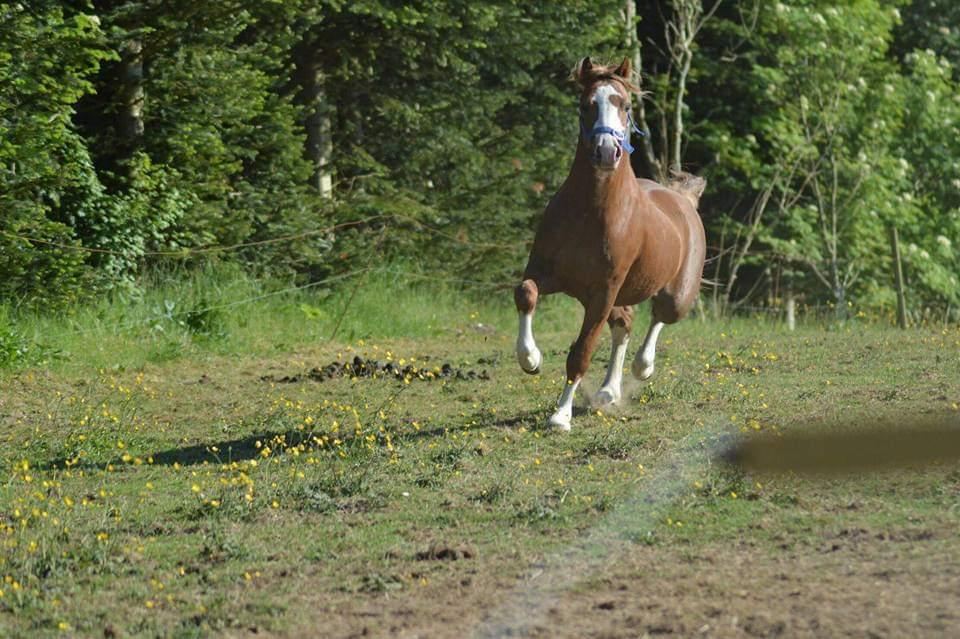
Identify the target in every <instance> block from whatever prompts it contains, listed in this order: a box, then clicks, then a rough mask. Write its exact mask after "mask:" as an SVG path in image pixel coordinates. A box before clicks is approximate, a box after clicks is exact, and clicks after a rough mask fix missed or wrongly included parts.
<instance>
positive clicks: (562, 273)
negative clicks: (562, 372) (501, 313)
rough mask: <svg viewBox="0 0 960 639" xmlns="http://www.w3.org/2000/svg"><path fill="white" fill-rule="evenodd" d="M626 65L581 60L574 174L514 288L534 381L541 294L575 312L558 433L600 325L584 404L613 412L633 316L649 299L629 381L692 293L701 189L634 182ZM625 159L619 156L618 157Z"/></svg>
mask: <svg viewBox="0 0 960 639" xmlns="http://www.w3.org/2000/svg"><path fill="white" fill-rule="evenodd" d="M631 72H632V70H631V67H630V60H629V59H624V61H623V62H622V63H621V64H620V65H619V66H617V67H615V68H614V66H613V65H610V66H606V65H600V64H595V63H593V62H592V61H591V60H590V58H583V59H582V60H580V62H578V63H577V65H576V67H575V68H574V70H573V73H572V77H573V79H574V80H575V82H576V83H577V85H578V87H579V90H580V136H579V140H578V142H577V150H576V154H575V156H574V159H573V165H572V167H571V169H570V173H569V175H568V176H567V178H566V180H565V181H564V183H563V184H562V185H561V187H560V189H559V190H558V191H557V193H556V195H554V197H553V198H552V199H551V200H550V203H549V204H548V205H547V207H546V209H545V211H544V213H543V217H542V219H541V221H540V224H539V227H538V229H537V232H536V236H535V237H534V240H533V247H532V248H531V251H530V257H529V259H528V261H527V265H526V268H525V269H524V272H523V277H522V279H521V282H520V284H519V285H518V286H517V287H516V288H515V290H514V301H515V303H516V307H517V312H518V315H519V320H520V321H519V331H518V335H517V342H516V354H517V360H518V362H519V364H520V368H521V369H523V371H525V372H527V373H530V374H537V373H539V372H540V366H541V363H542V359H543V358H542V355H541V353H540V350H539V349H538V348H537V345H536V341H535V340H534V336H533V314H534V310H535V309H536V306H537V300H538V299H539V297H540V296H541V295H549V294H552V293H558V292H562V293H566V294H567V295H569V296H571V297H573V298H575V299H577V300H578V301H579V302H580V303H581V304H582V305H583V308H584V315H583V325H582V327H581V329H580V334H579V335H578V336H577V339H576V341H575V342H574V343H573V345H572V346H571V347H570V350H569V353H568V355H567V365H566V374H567V376H566V380H567V383H566V386H565V387H564V389H563V391H562V392H561V394H560V398H559V400H558V401H557V408H556V411H555V412H554V413H553V414H552V415H551V417H550V418H549V420H548V426H549V427H553V428H557V429H560V430H562V431H569V430H570V428H571V420H572V417H573V399H574V395H575V393H576V392H577V387H578V386H579V384H580V382H581V380H582V379H583V376H584V375H585V374H586V372H587V367H588V365H589V363H590V358H591V356H592V354H593V351H594V348H595V347H596V345H597V340H598V338H599V337H600V334H601V332H602V330H603V324H604V322H606V323H607V324H609V325H610V333H611V336H612V338H613V349H612V352H611V356H610V363H609V366H608V368H607V373H606V378H605V379H604V382H603V385H602V387H601V388H600V390H599V392H598V393H597V395H596V398H595V405H600V406H605V405H610V404H614V403H618V402H619V401H620V399H621V382H622V373H623V365H624V359H625V357H626V353H627V345H628V342H629V338H630V330H631V328H632V325H633V308H632V307H633V305H635V304H639V303H640V302H643V301H645V300H647V299H652V306H653V309H652V319H651V323H650V327H649V330H648V331H647V334H646V338H645V339H644V341H643V347H642V348H641V349H640V350H639V352H638V353H637V354H636V357H635V359H634V361H633V365H632V372H633V374H634V376H635V377H637V378H639V379H647V378H649V377H650V376H651V375H653V372H654V357H655V353H656V345H657V339H658V337H659V336H660V331H661V330H662V329H663V327H664V325H667V324H673V323H675V322H678V321H679V320H681V319H682V318H683V317H684V316H686V315H687V313H688V312H689V311H690V309H691V307H692V306H693V305H694V303H695V302H696V299H697V296H698V295H699V292H700V280H701V277H702V276H703V263H704V256H705V254H706V240H705V235H704V230H703V223H702V222H701V220H700V215H699V213H698V212H697V206H698V204H699V200H700V196H701V195H702V194H703V189H704V187H705V186H706V181H705V180H703V179H702V178H700V177H696V176H693V175H690V174H687V173H682V172H675V173H674V174H673V175H672V177H671V178H670V179H669V180H668V183H667V184H666V185H662V184H660V183H658V182H655V181H653V180H647V179H641V178H637V176H636V175H635V174H634V171H633V167H632V166H631V164H630V161H629V153H630V152H631V151H632V150H633V149H632V147H631V146H630V128H631V127H633V128H635V127H636V125H634V124H633V119H632V117H631V113H630V109H631V101H632V95H633V94H638V95H639V94H640V93H641V92H640V89H639V87H638V86H637V85H636V84H635V83H634V82H633V81H632V80H631ZM624 152H626V154H627V155H626V156H625V154H624Z"/></svg>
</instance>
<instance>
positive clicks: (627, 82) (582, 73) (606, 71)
mask: <svg viewBox="0 0 960 639" xmlns="http://www.w3.org/2000/svg"><path fill="white" fill-rule="evenodd" d="M589 60H590V59H589V58H584V59H583V60H580V62H578V63H577V65H576V66H575V67H574V68H573V70H572V71H571V73H570V79H571V80H573V81H574V82H576V84H577V86H579V87H580V89H581V90H582V91H586V90H587V89H590V88H591V87H593V86H594V85H596V84H597V83H598V82H603V81H609V80H613V81H616V82H619V83H620V84H622V85H623V87H624V88H625V89H626V90H627V91H628V92H629V93H636V94H637V95H640V94H641V93H643V91H642V90H641V89H640V85H639V82H638V81H636V80H635V77H634V76H635V75H636V74H635V73H631V74H630V76H631V77H623V76H621V75H618V74H617V73H616V72H617V70H618V69H619V68H620V66H619V65H616V64H608V65H604V64H597V63H595V62H593V63H591V62H589Z"/></svg>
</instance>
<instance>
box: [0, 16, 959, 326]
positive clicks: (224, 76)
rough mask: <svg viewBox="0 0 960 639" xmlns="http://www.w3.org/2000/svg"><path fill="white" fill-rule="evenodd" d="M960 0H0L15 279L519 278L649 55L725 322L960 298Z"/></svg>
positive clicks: (645, 122) (673, 161)
mask: <svg viewBox="0 0 960 639" xmlns="http://www.w3.org/2000/svg"><path fill="white" fill-rule="evenodd" d="M958 26H960V3H957V2H954V1H953V0H914V1H913V2H910V1H908V0H844V1H832V2H831V1H826V0H789V1H784V2H768V1H763V0H722V1H720V2H714V1H712V0H705V1H700V0H673V1H667V0H663V1H659V2H658V1H653V0H650V1H637V2H634V1H633V0H630V1H629V2H624V1H623V0H616V1H612V0H593V1H591V2H582V1H574V0H557V1H551V2H543V3H531V2H523V1H519V0H499V1H493V2H476V1H473V0H470V1H467V0H453V1H450V2H439V1H435V0H421V1H419V2H390V1H388V0H366V1H357V2H344V1H341V0H310V1H308V0H269V1H267V0H220V1H218V2H197V1H195V0H190V1H187V0H92V1H91V0H22V1H20V2H2V3H0V296H2V299H3V300H4V301H5V302H6V303H7V304H12V305H15V306H21V307H24V308H34V309H35V308H58V307H61V306H62V305H65V304H71V303H75V302H78V301H82V300H83V299H85V298H86V297H88V296H90V295H92V294H99V295H121V296H136V295H137V294H138V293H139V292H140V291H141V287H142V284H141V282H142V281H143V279H144V278H143V276H144V274H145V273H147V272H156V271H157V270H158V269H159V270H162V269H165V268H171V267H176V268H182V267H184V266H186V267H187V268H190V267H193V266H197V265H199V264H201V263H205V262H208V261H210V260H218V261H230V262H235V263H238V264H241V265H242V266H243V267H244V268H245V269H247V270H248V271H249V272H250V273H251V274H253V275H255V276H258V277H268V278H284V279H287V280H289V279H291V278H292V279H294V280H296V281H298V282H317V281H321V280H323V279H325V278H329V277H331V276H335V275H337V274H340V273H346V272H349V271H350V270H352V269H358V268H363V267H366V266H369V265H370V264H371V263H373V262H377V263H385V264H390V265H397V266H398V268H399V267H402V268H408V269H415V270H417V271H418V272H420V273H424V274H431V273H432V274H443V275H445V276H447V277H449V278H451V279H458V278H459V279H460V280H462V281H463V282H464V285H467V283H468V282H473V283H476V282H480V283H489V284H492V285H495V284H498V283H506V282H510V281H511V280H512V279H513V278H515V277H516V276H517V275H518V274H519V271H520V270H521V269H522V267H523V264H524V260H525V257H526V251H527V245H526V243H527V241H529V240H530V239H531V238H532V230H533V228H534V227H535V224H536V221H537V218H538V216H539V213H540V212H541V211H542V209H543V207H544V205H545V204H546V202H547V200H548V199H549V197H550V195H551V194H552V193H553V192H554V191H555V190H556V188H557V187H558V185H559V184H560V183H561V182H562V180H563V179H564V177H565V175H566V172H567V170H568V168H569V164H570V161H571V158H572V154H573V150H574V146H575V140H576V136H577V134H578V128H577V116H576V96H575V94H574V90H573V87H572V85H571V84H570V83H569V81H568V79H567V75H568V71H569V69H570V68H571V67H572V65H573V64H574V63H575V62H576V60H577V59H578V58H580V57H581V56H583V55H591V56H593V57H594V58H595V59H607V60H619V59H621V58H622V57H623V56H628V57H631V58H632V59H633V60H634V63H635V67H636V68H638V69H640V70H641V71H642V84H643V87H644V89H646V90H647V91H648V92H649V94H648V95H647V96H646V98H645V99H644V100H643V101H642V103H639V104H638V105H637V107H638V108H637V113H638V117H639V119H640V124H641V127H642V128H644V129H645V130H646V131H647V133H648V135H647V136H646V137H644V138H643V139H642V140H641V143H640V144H638V145H637V146H638V150H637V152H636V153H635V154H634V156H633V159H632V161H633V162H634V166H635V168H636V170H637V173H638V174H639V175H645V176H651V177H660V178H662V177H663V176H664V175H665V174H666V173H667V172H668V171H669V170H670V169H671V168H675V167H682V168H683V169H684V170H687V171H691V172H694V173H698V174H701V175H704V176H705V177H706V178H707V180H708V189H707V193H706V196H705V198H704V200H703V203H702V207H701V212H702V215H703V218H704V223H705V225H706V227H707V231H708V243H709V244H710V247H711V248H710V261H709V263H708V265H707V271H706V278H708V279H709V280H710V283H709V285H708V286H707V287H705V289H704V301H706V302H707V304H708V305H709V306H710V307H711V308H713V309H715V310H716V311H717V312H720V313H722V312H733V311H736V310H737V308H740V307H744V306H752V307H756V306H761V307H764V306H771V307H776V306H777V305H778V304H779V303H780V301H781V300H782V299H783V298H784V296H786V295H794V296H797V297H798V298H799V299H800V300H802V301H803V302H805V303H807V304H810V305H819V304H822V305H830V306H831V307H834V308H838V309H841V311H842V310H843V309H847V308H851V307H852V308H855V309H879V310H883V309H890V308H892V307H893V306H894V304H895V296H894V291H893V275H892V273H893V271H892V260H891V251H890V244H889V234H890V229H891V228H893V227H896V228H897V229H898V231H899V236H900V239H901V242H902V253H903V260H904V271H905V277H906V278H907V283H908V287H909V296H908V303H909V305H910V309H911V312H912V313H913V314H914V315H923V314H927V315H931V316H935V317H941V318H943V317H945V318H948V319H950V318H953V319H954V320H955V319H957V317H958V310H957V309H958V308H960V288H958V286H957V278H958V276H960V274H958V271H960V261H958V259H957V252H956V247H957V246H958V243H960V92H958V90H957V89H958V78H957V71H956V65H957V64H958V63H960V29H958Z"/></svg>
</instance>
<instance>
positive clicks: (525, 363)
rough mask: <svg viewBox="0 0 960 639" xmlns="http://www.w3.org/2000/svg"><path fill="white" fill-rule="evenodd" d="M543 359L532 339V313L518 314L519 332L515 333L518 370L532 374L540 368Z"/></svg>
mask: <svg viewBox="0 0 960 639" xmlns="http://www.w3.org/2000/svg"><path fill="white" fill-rule="evenodd" d="M542 359H543V357H542V356H541V354H540V349H539V348H537V342H536V341H535V340H534V339H533V313H520V330H519V331H518V332H517V361H518V362H519V363H520V368H522V369H523V370H525V371H527V372H528V373H532V372H534V371H535V370H537V369H538V368H540V362H541V361H542Z"/></svg>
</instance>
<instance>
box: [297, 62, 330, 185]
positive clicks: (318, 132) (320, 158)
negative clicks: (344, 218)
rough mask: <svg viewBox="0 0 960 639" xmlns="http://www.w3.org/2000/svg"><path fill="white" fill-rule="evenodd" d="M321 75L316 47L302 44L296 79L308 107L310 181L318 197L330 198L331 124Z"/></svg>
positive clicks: (305, 124) (303, 100)
mask: <svg viewBox="0 0 960 639" xmlns="http://www.w3.org/2000/svg"><path fill="white" fill-rule="evenodd" d="M324 79H325V78H324V73H323V68H322V65H321V63H320V61H319V60H318V59H317V55H316V53H315V47H313V46H305V47H303V49H302V50H301V51H300V54H299V55H298V56H297V81H298V83H299V84H300V98H301V101H302V103H303V104H304V106H305V107H306V109H307V117H306V120H305V121H304V127H305V128H306V134H307V145H306V153H307V157H308V158H309V159H310V163H311V164H312V166H313V173H312V175H311V177H310V185H311V186H312V187H313V188H314V189H315V190H316V191H317V193H319V194H320V196H321V197H324V198H330V197H333V170H332V169H333V137H332V131H333V126H332V125H331V107H330V103H329V101H328V100H327V93H326V91H325V88H324Z"/></svg>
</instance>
